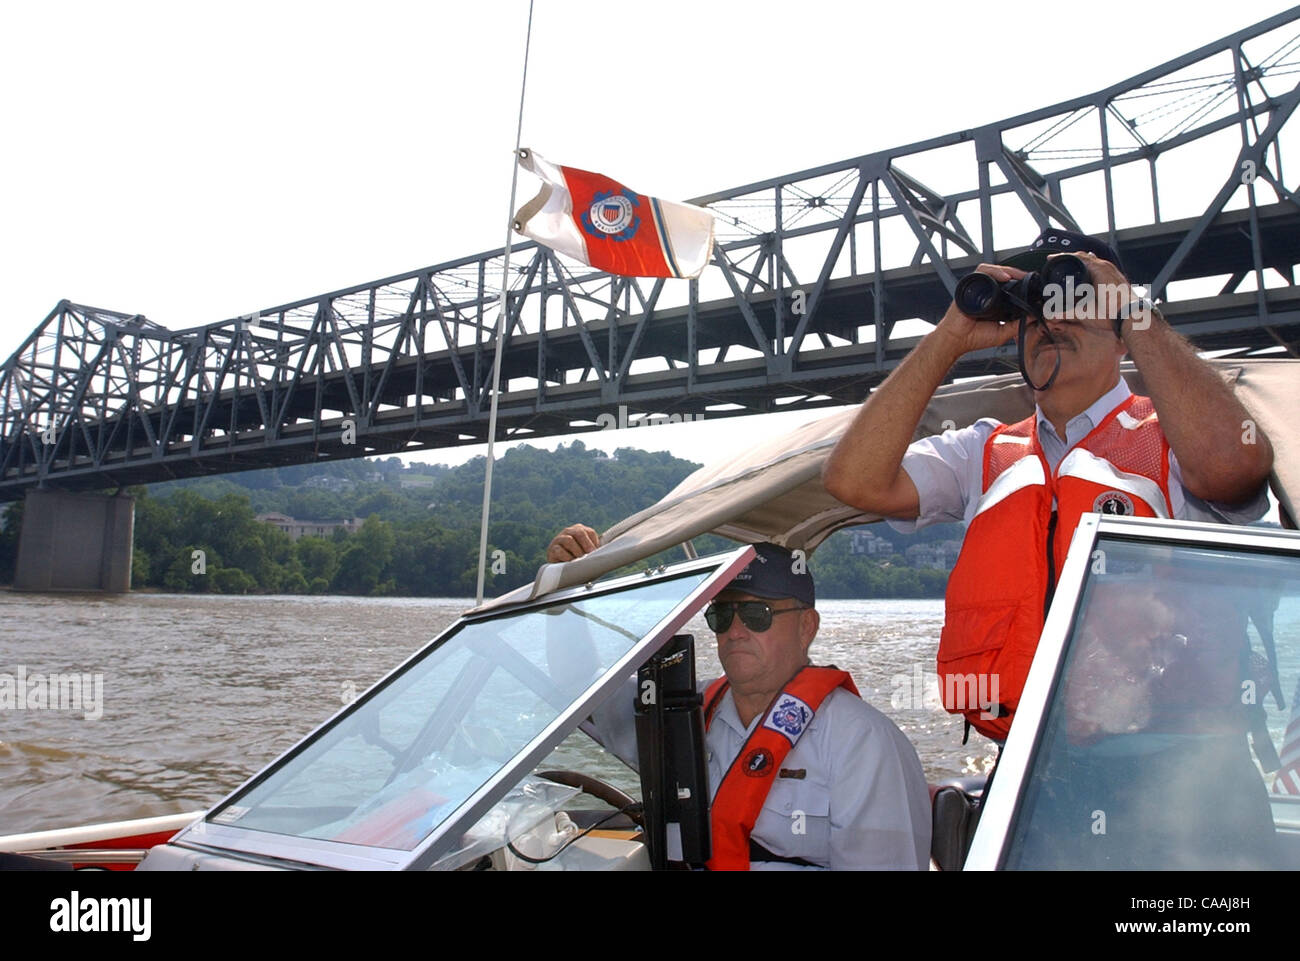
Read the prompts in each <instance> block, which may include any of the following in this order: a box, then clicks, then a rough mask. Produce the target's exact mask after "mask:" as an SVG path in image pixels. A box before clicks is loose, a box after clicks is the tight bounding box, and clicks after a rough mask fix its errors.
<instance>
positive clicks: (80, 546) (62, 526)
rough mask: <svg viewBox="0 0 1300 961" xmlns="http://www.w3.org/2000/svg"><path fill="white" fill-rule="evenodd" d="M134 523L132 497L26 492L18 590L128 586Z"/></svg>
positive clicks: (118, 590)
mask: <svg viewBox="0 0 1300 961" xmlns="http://www.w3.org/2000/svg"><path fill="white" fill-rule="evenodd" d="M134 528H135V498H133V497H128V496H122V495H119V496H116V497H114V496H110V495H107V494H69V493H66V492H64V491H50V490H33V491H28V493H27V496H26V499H25V501H24V504H23V526H22V530H21V531H20V532H19V534H18V563H17V566H16V567H15V570H14V590H17V591H110V592H114V593H122V592H125V591H129V590H130V589H131V548H132V534H133V532H134Z"/></svg>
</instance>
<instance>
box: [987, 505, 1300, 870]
mask: <svg viewBox="0 0 1300 961" xmlns="http://www.w3.org/2000/svg"><path fill="white" fill-rule="evenodd" d="M1104 531H1105V529H1104V528H1103V533H1102V534H1101V536H1100V537H1099V539H1098V540H1097V541H1096V543H1095V545H1093V546H1094V549H1093V551H1092V554H1091V558H1090V563H1089V568H1088V571H1087V573H1086V575H1085V580H1084V583H1083V590H1082V593H1081V595H1080V597H1081V600H1080V603H1079V605H1078V607H1077V608H1076V610H1075V613H1074V619H1073V623H1072V625H1071V627H1070V630H1069V632H1068V635H1067V637H1066V641H1065V648H1064V651H1063V654H1062V658H1061V661H1060V663H1061V667H1060V669H1059V670H1058V671H1057V672H1056V677H1055V680H1054V682H1053V685H1052V688H1051V694H1050V700H1049V702H1048V708H1047V713H1046V715H1045V722H1044V723H1043V724H1042V726H1041V736H1040V738H1039V741H1038V745H1037V748H1036V749H1035V750H1034V752H1033V755H1032V760H1031V762H1030V769H1029V772H1028V776H1027V777H1026V778H1025V781H1024V785H1025V787H1024V792H1023V794H1022V796H1021V801H1020V804H1019V806H1018V808H1017V812H1016V814H1015V816H1014V819H1013V821H1012V823H1011V829H1010V834H1009V837H1008V840H1007V846H1006V858H1005V861H1004V865H1005V866H1006V867H1009V868H1108V869H1116V868H1118V869H1255V868H1272V867H1285V868H1297V867H1300V848H1298V847H1297V845H1296V842H1297V840H1298V839H1300V833H1297V832H1300V690H1297V679H1298V678H1300V556H1298V555H1297V554H1296V553H1294V551H1295V544H1294V542H1291V543H1290V545H1289V548H1290V552H1285V553H1284V552H1277V553H1263V552H1261V551H1259V550H1255V549H1248V548H1245V547H1234V546H1230V545H1226V544H1218V545H1206V544H1205V543H1193V542H1182V543H1180V542H1177V541H1172V542H1171V541H1168V540H1166V541H1157V540H1150V539H1148V540H1137V539H1128V538H1125V537H1123V536H1120V535H1108V534H1106V533H1105V532H1104ZM1288 728H1289V730H1288ZM1013 734H1014V732H1013ZM1279 753H1280V754H1281V757H1279V756H1278V755H1279Z"/></svg>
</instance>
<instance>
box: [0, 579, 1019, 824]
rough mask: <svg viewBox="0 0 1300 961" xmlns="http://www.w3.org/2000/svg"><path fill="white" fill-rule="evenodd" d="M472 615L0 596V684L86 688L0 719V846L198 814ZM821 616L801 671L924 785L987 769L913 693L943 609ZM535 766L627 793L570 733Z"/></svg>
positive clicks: (407, 608)
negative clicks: (811, 669) (839, 685)
mask: <svg viewBox="0 0 1300 961" xmlns="http://www.w3.org/2000/svg"><path fill="white" fill-rule="evenodd" d="M470 606H472V602H471V601H469V600H467V599H454V598H453V599H446V598H411V599H400V598H397V599H394V598H382V599H372V598H354V597H226V596H205V595H168V594H129V595H124V596H101V595H59V596H55V595H37V594H17V593H11V592H8V591H0V685H2V684H4V683H5V675H8V676H9V677H10V678H12V679H13V680H12V682H11V683H12V684H14V685H15V689H16V685H17V683H18V679H19V678H20V676H21V677H24V678H25V679H26V682H27V683H28V686H29V688H30V687H31V686H32V685H34V684H35V683H36V680H35V679H36V676H37V675H41V676H46V677H48V675H50V674H52V673H58V674H61V675H65V681H66V676H67V675H70V674H73V673H76V674H78V675H81V676H82V678H83V679H84V680H85V685H84V690H82V691H81V692H79V693H80V694H81V698H80V700H79V701H73V700H72V698H71V697H70V696H69V695H70V693H72V692H69V691H65V692H64V696H63V700H62V702H61V703H50V704H47V705H46V706H45V707H44V708H41V707H39V706H38V707H31V706H30V703H29V704H25V705H23V706H21V707H19V706H17V705H15V706H14V707H13V708H11V709H7V710H0V834H9V833H17V832H23V831H36V830H44V829H48V828H57V827H68V826H74V825H78V824H89V823H95V822H100V821H113V820H121V819H127V818H137V817H147V816H150V815H157V814H171V813H176V812H181V811H195V810H199V809H204V808H208V807H211V806H212V804H213V803H214V802H216V801H218V800H220V799H221V798H222V797H224V796H225V795H226V794H228V793H229V792H230V791H231V790H233V789H234V788H236V787H237V786H239V785H240V784H241V783H242V782H243V781H244V780H245V779H247V778H248V777H249V776H250V775H252V774H255V773H256V772H257V771H259V770H260V769H261V768H262V767H264V766H265V765H266V764H267V763H268V762H269V761H271V760H272V759H274V758H275V757H276V756H278V755H279V754H280V753H282V752H283V751H285V750H286V749H287V748H289V747H291V746H292V745H293V744H294V743H296V742H297V741H298V740H300V739H301V738H302V737H303V736H305V735H306V734H307V733H309V732H310V731H311V730H313V729H314V728H315V727H316V726H317V725H319V724H320V723H321V722H322V721H324V720H325V719H326V718H328V717H330V716H331V715H332V714H334V713H335V712H336V711H338V710H339V709H340V708H341V707H342V706H343V704H344V703H345V701H346V700H349V699H350V698H351V697H352V696H353V695H354V694H356V693H360V692H361V691H364V690H365V689H366V688H367V687H369V686H370V685H371V684H373V683H374V682H375V681H377V680H379V679H380V678H381V677H382V676H383V675H384V674H386V673H387V672H388V671H389V670H391V669H392V668H393V667H395V666H397V665H398V664H399V663H401V662H402V661H403V660H405V659H406V657H408V656H409V655H410V654H412V653H414V652H415V651H416V650H418V649H419V648H420V647H422V646H423V645H424V644H425V643H426V642H427V641H428V640H430V639H431V638H433V637H434V636H435V635H437V634H438V633H439V632H440V631H441V630H443V629H444V628H445V627H447V626H448V625H449V624H451V623H452V622H453V621H454V620H455V619H456V617H457V616H458V615H459V614H460V613H462V612H463V611H465V610H466V609H467V608H469V607H470ZM818 610H819V611H821V614H822V622H821V631H820V633H819V635H818V638H817V641H816V642H815V643H814V645H813V654H814V658H813V659H814V661H815V662H817V663H820V664H831V663H833V664H836V665H837V666H839V667H841V668H844V669H846V670H849V671H851V672H852V673H853V675H854V677H855V679H856V680H857V683H858V686H859V688H860V689H861V692H862V695H863V697H864V698H865V699H866V700H867V701H869V702H870V703H871V704H873V705H875V706H876V707H878V708H880V709H881V710H882V711H884V712H885V713H886V714H887V715H889V716H890V717H891V718H892V719H893V720H894V722H895V723H896V724H898V726H899V727H900V728H901V729H902V730H903V731H904V732H905V733H906V734H907V735H908V737H910V738H911V740H912V743H913V744H914V745H915V746H916V749H917V753H918V754H919V755H920V757H921V762H922V764H923V766H924V767H925V771H926V776H927V777H928V778H929V779H930V780H931V781H936V780H941V779H943V778H946V777H951V776H955V775H959V774H962V773H967V774H969V773H974V772H975V771H980V772H982V771H983V770H984V768H985V766H986V765H987V764H989V763H991V761H992V757H993V753H994V751H993V746H992V744H991V742H989V741H987V740H985V739H983V738H981V737H979V736H978V735H977V734H975V733H973V732H972V734H971V742H970V744H968V745H966V746H965V747H963V746H962V744H961V735H962V723H961V720H960V719H959V718H956V717H953V716H950V715H948V714H947V713H945V712H944V711H943V710H942V709H941V708H937V707H936V706H934V697H933V695H931V697H930V698H929V699H928V700H927V699H926V698H925V696H924V691H922V690H917V689H916V688H917V682H918V681H921V682H922V683H923V684H929V683H932V682H933V680H932V679H933V671H934V651H935V648H936V646H937V639H938V636H939V628H940V626H941V625H942V623H943V602H942V601H934V600H922V601H879V600H878V601H823V602H821V603H820V604H819V605H818ZM686 630H687V631H688V632H690V633H693V634H694V635H695V637H696V639H697V644H698V654H699V661H700V664H699V676H700V677H702V678H712V677H715V676H717V675H718V674H720V673H721V670H720V668H719V667H718V663H717V658H716V656H715V654H714V650H713V641H712V634H711V633H710V632H709V630H708V628H707V627H706V626H705V624H704V621H703V618H697V619H696V620H695V621H692V622H691V624H690V625H688V627H687V628H686ZM96 691H98V692H99V693H98V695H96V693H95V692H96ZM30 700H31V699H30V698H29V702H30ZM51 700H52V701H56V700H57V699H56V698H51ZM69 703H76V704H77V707H75V708H71V707H67V706H66V705H67V704H69ZM543 766H544V767H572V768H582V769H584V770H589V771H590V772H591V773H595V774H598V775H599V776H603V777H605V778H607V779H608V780H611V781H614V782H615V783H618V784H620V786H624V788H625V789H627V788H629V787H632V788H634V786H635V784H636V776H635V775H634V774H633V773H632V772H631V771H629V770H628V769H627V768H625V767H623V766H622V764H621V762H619V761H617V760H616V759H614V758H612V757H611V756H609V755H606V754H605V753H604V752H603V751H602V750H601V749H600V748H599V747H597V746H596V745H595V744H594V743H592V742H591V741H589V740H588V739H587V738H586V737H585V735H581V734H577V735H574V736H573V737H571V738H570V739H569V740H568V741H566V742H565V744H564V745H562V746H561V747H560V748H559V749H557V752H556V754H555V755H553V756H552V758H550V759H548V762H547V763H546V764H544V765H543ZM637 793H639V791H638V792H637Z"/></svg>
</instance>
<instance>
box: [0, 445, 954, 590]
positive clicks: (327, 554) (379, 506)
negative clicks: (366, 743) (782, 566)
mask: <svg viewBox="0 0 1300 961" xmlns="http://www.w3.org/2000/svg"><path fill="white" fill-rule="evenodd" d="M697 466H698V465H696V464H693V463H691V462H689V461H685V460H681V459H679V458H676V457H673V456H672V455H671V454H668V453H664V452H647V451H641V450H636V449H632V448H624V449H620V450H618V451H617V452H615V454H614V455H612V456H610V455H607V454H605V453H603V452H601V451H598V450H590V449H588V448H587V447H586V446H585V445H584V444H583V443H582V442H581V441H575V442H573V443H572V444H569V445H567V446H562V447H560V448H559V449H557V450H555V451H545V450H540V449H537V448H531V447H527V446H523V447H519V448H515V449H512V450H510V451H508V452H507V453H506V454H505V455H504V456H503V457H502V458H501V459H500V460H499V461H498V463H497V466H496V468H495V471H494V482H493V504H492V514H491V522H490V525H489V529H488V549H489V552H490V554H491V559H490V562H489V566H490V569H489V573H488V577H487V591H488V593H489V594H490V595H497V594H501V593H504V592H506V591H509V590H513V589H514V588H516V587H519V586H521V585H523V584H526V583H528V582H530V581H531V580H532V578H533V576H534V575H535V574H536V571H537V568H538V567H539V566H540V565H541V564H542V563H543V562H544V561H545V554H546V546H547V544H549V542H550V539H551V537H552V536H553V535H554V534H555V532H556V531H558V530H560V529H561V528H562V527H564V526H565V525H567V524H570V523H573V522H575V521H581V522H583V523H586V524H589V525H590V526H592V527H594V528H596V529H597V530H603V529H605V528H607V527H609V526H611V525H612V524H613V523H615V522H616V521H618V520H620V519H621V518H623V517H626V516H628V515H630V514H632V513H634V512H636V511H638V510H641V509H643V508H645V507H648V506H650V505H651V504H653V503H654V502H655V501H657V500H658V499H659V498H661V497H662V496H663V495H664V494H666V493H668V491H670V490H671V489H672V488H673V487H675V486H676V485H677V484H678V483H680V482H681V481H682V480H683V479H684V478H685V477H686V476H687V475H689V474H690V473H691V472H692V471H693V470H695V469H696V468H697ZM484 468H485V461H484V458H482V457H479V458H476V459H474V460H472V461H470V462H469V463H467V464H464V465H462V466H459V467H455V468H449V467H445V466H443V465H410V466H409V467H405V468H404V467H403V465H402V464H401V462H400V461H399V460H398V459H397V458H395V457H392V458H388V459H386V460H372V461H366V460H354V461H347V462H335V463H329V464H319V465H302V466H298V467H287V468H277V469H271V470H263V471H252V472H248V473H244V474H229V475H223V476H220V477H207V478H199V479H192V480H186V481H175V482H171V483H168V484H156V485H149V486H148V487H138V488H132V489H131V490H130V492H131V493H132V494H133V495H134V496H135V498H136V505H135V550H134V557H133V564H132V585H133V587H134V588H135V589H137V590H139V589H144V590H159V591H167V592H203V593H223V594H249V593H262V594H327V593H328V594H356V595H371V596H384V595H395V596H408V597H420V596H425V597H429V596H436V597H469V596H472V595H473V594H474V592H475V589H476V582H477V573H478V546H479V516H480V510H481V505H482V497H483V486H482V485H483V474H484ZM322 478H325V479H329V480H328V481H326V482H323V481H322V480H320V479H322ZM309 483H310V484H311V485H312V486H307V485H308V484H309ZM323 483H328V485H329V489H326V488H325V487H323V486H322V484H323ZM271 511H275V512H280V513H285V514H289V515H291V516H293V517H294V518H295V519H298V520H316V521H339V520H344V519H347V518H354V517H355V518H364V521H363V523H362V524H361V527H360V529H359V530H358V531H356V532H355V533H351V534H349V533H347V532H346V531H344V530H342V529H338V530H336V531H335V532H334V533H333V534H332V535H331V536H328V537H300V538H299V539H298V540H296V541H294V540H292V539H291V538H290V537H289V535H288V534H287V533H285V532H284V531H282V530H280V529H279V528H277V527H274V526H272V525H270V524H267V523H263V522H261V521H258V520H257V519H256V515H257V514H259V513H266V512H271ZM21 514H22V508H21V504H19V505H14V506H12V507H11V508H10V509H9V511H8V512H7V514H6V516H5V520H4V525H3V528H0V582H4V583H9V582H11V580H12V574H13V562H14V558H15V555H16V550H17V533H16V532H17V528H18V525H19V523H20V522H21ZM950 526H951V525H944V527H945V528H949V527H950ZM875 529H876V530H877V531H879V532H880V533H881V534H882V535H884V536H887V537H890V538H892V539H894V540H896V541H897V542H898V543H900V544H901V543H903V541H904V540H905V539H904V538H902V537H901V535H896V534H893V532H891V531H888V530H887V529H885V528H884V527H883V525H877V527H876V528H875ZM952 536H954V535H953V533H952V532H951V530H942V529H941V530H938V531H933V530H932V531H928V532H927V531H923V532H921V533H920V534H918V535H915V536H914V537H913V538H911V540H910V541H908V542H912V541H918V540H935V539H942V538H943V537H952ZM957 536H960V535H959V534H958V535H957ZM695 546H696V549H697V550H698V551H699V552H700V553H701V554H704V553H711V552H714V551H719V550H726V549H729V548H732V547H734V546H735V545H734V543H732V542H731V541H727V540H725V539H724V538H719V537H714V536H706V537H703V538H699V539H698V540H697V541H696V544H695ZM681 556H682V555H681V552H680V551H674V552H668V553H666V554H664V555H662V556H661V557H656V558H648V559H646V560H645V561H644V562H642V564H641V565H639V566H650V565H652V564H658V563H661V562H664V561H674V560H678V559H680V558H681ZM900 562H901V558H895V559H893V562H892V563H890V562H885V563H881V562H879V561H878V560H876V559H875V558H868V557H864V556H852V555H851V554H850V553H849V542H848V533H847V532H840V533H837V534H835V535H833V536H832V537H831V538H829V539H828V540H827V541H826V543H825V544H823V545H822V546H821V547H820V548H819V549H818V550H817V552H816V553H815V554H814V555H813V557H812V558H811V559H810V561H809V566H810V569H811V570H812V571H813V573H814V576H815V577H816V579H817V591H818V595H819V596H820V597H826V598H835V597H845V598H874V597H942V596H943V590H944V586H945V584H946V574H945V573H944V572H942V571H930V570H915V569H912V568H910V567H906V566H903V565H902V564H901V563H900Z"/></svg>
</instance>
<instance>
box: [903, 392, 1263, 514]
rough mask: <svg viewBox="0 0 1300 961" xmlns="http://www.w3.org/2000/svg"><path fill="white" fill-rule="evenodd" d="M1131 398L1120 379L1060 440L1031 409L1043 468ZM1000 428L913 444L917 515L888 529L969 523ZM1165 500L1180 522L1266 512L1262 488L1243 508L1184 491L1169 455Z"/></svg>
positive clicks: (984, 426)
mask: <svg viewBox="0 0 1300 961" xmlns="http://www.w3.org/2000/svg"><path fill="white" fill-rule="evenodd" d="M1132 393H1133V391H1131V390H1130V389H1129V386H1128V384H1127V383H1125V381H1124V378H1123V377H1121V378H1120V379H1119V383H1118V384H1116V385H1115V386H1114V387H1112V388H1111V389H1110V390H1109V391H1107V392H1106V393H1104V394H1102V395H1101V397H1099V398H1098V399H1097V400H1096V401H1095V402H1094V403H1093V404H1092V406H1091V407H1089V408H1088V409H1087V410H1085V411H1084V412H1083V413H1082V414H1079V415H1078V416H1077V417H1075V418H1074V419H1073V420H1071V421H1070V422H1069V423H1067V424H1066V425H1065V433H1066V436H1065V440H1064V441H1063V440H1061V438H1060V436H1058V435H1057V433H1056V429H1055V428H1054V427H1052V425H1051V422H1049V421H1048V420H1047V418H1046V417H1044V416H1043V412H1042V410H1041V409H1039V408H1035V409H1034V411H1035V417H1036V418H1037V423H1038V444H1039V446H1040V447H1041V448H1042V449H1043V456H1044V457H1046V458H1047V465H1048V467H1050V468H1051V469H1052V470H1053V471H1054V470H1056V466H1057V464H1059V463H1060V462H1061V458H1062V457H1064V456H1065V454H1066V452H1067V451H1068V450H1069V449H1070V448H1071V447H1073V446H1074V445H1075V444H1077V443H1078V442H1079V441H1081V440H1083V439H1084V438H1085V437H1087V436H1088V434H1090V433H1092V431H1093V429H1094V428H1095V427H1096V426H1097V425H1098V424H1100V423H1101V421H1102V420H1103V419H1104V418H1105V416H1106V415H1107V414H1109V413H1110V412H1111V411H1112V410H1114V409H1115V408H1116V407H1118V406H1119V405H1120V404H1122V403H1123V402H1124V401H1125V400H1127V399H1128V397H1129V396H1130V395H1131V394H1132ZM999 426H1001V425H1000V424H999V423H998V421H996V420H993V419H992V418H991V417H984V418H981V419H980V420H977V421H976V422H975V423H973V424H971V425H970V426H969V427H963V428H961V429H960V430H948V431H944V432H943V433H942V434H935V435H934V436H932V437H923V438H921V439H920V440H918V441H914V442H913V443H912V444H911V445H910V446H909V447H908V448H907V453H906V454H904V455H903V470H905V471H907V476H908V477H910V478H911V479H912V483H913V484H915V485H916V492H917V495H918V496H919V501H920V513H919V514H918V515H917V518H916V519H915V520H890V521H889V522H888V523H889V526H890V527H892V528H894V529H895V530H897V531H899V532H900V533H904V534H910V533H911V532H912V531H915V530H917V529H919V528H922V527H925V526H927V525H929V524H940V523H944V522H946V521H962V522H964V523H967V524H969V523H970V522H971V520H972V519H973V518H974V517H975V512H976V510H977V509H978V507H979V500H980V495H981V494H982V493H983V491H984V444H985V442H986V441H987V440H988V439H989V436H990V435H991V434H992V433H993V431H995V430H996V429H997V428H998V427H999ZM1169 499H1170V505H1169V506H1170V509H1171V510H1172V511H1173V516H1174V517H1175V518H1177V519H1179V520H1188V521H1209V522H1211V523H1218V524H1249V523H1250V522H1251V521H1255V520H1258V519H1259V518H1261V517H1263V516H1264V514H1265V513H1266V512H1267V511H1268V493H1267V485H1261V486H1260V489H1259V491H1258V492H1257V493H1256V495H1255V497H1254V499H1252V500H1250V501H1247V502H1245V503H1243V504H1218V503H1210V502H1208V501H1203V500H1201V499H1200V498H1198V497H1196V496H1195V495H1193V494H1191V493H1190V492H1189V491H1187V490H1186V488H1184V487H1183V474H1182V470H1181V468H1179V466H1178V458H1176V457H1175V456H1174V452H1173V451H1172V450H1171V451H1170V452H1169Z"/></svg>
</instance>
